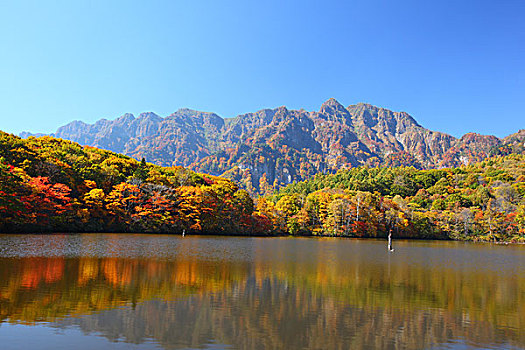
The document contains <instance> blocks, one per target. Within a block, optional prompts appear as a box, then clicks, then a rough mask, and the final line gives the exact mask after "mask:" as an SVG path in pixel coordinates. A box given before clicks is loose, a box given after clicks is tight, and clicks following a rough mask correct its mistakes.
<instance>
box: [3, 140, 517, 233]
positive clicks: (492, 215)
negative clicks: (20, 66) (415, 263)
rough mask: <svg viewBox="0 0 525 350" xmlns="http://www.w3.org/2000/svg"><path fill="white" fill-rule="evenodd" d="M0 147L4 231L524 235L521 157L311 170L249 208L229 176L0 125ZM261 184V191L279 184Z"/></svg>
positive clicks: (250, 202) (249, 203)
mask: <svg viewBox="0 0 525 350" xmlns="http://www.w3.org/2000/svg"><path fill="white" fill-rule="evenodd" d="M509 147H511V146H509ZM512 147H521V146H520V145H519V143H516V144H514V146H512ZM507 151H508V148H501V149H500V152H501V153H503V154H504V153H506V152H507ZM510 151H512V149H511V150H510ZM0 152H1V158H0V231H3V232H16V231H22V232H57V231H62V232H102V231H103V232H171V233H178V234H180V233H182V232H183V231H186V232H188V233H216V234H292V235H329V236H347V237H386V235H387V234H388V233H389V232H392V234H393V235H394V237H410V238H441V239H466V240H483V241H515V242H525V155H522V154H509V155H506V156H495V157H492V158H490V159H487V160H484V161H482V162H478V163H475V164H472V165H467V166H462V167H458V168H449V169H431V170H418V169H416V168H414V167H355V168H351V169H341V170H340V171H338V172H337V173H336V174H329V173H318V174H317V175H315V176H313V177H312V178H311V179H310V180H306V181H303V182H294V183H292V184H290V185H288V186H286V187H284V188H282V189H280V190H278V192H274V194H271V195H268V196H266V197H260V198H258V199H257V201H256V202H257V206H256V208H255V210H254V200H253V199H252V198H251V197H250V195H249V194H248V192H247V191H245V190H241V189H239V188H238V186H237V185H236V184H235V183H234V182H232V181H230V180H228V179H224V178H220V177H216V176H211V175H205V174H198V173H195V172H193V171H191V170H187V169H185V168H183V167H179V166H174V167H160V166H156V165H153V164H148V163H146V162H145V161H144V160H143V161H141V162H138V161H136V160H135V159H133V158H130V157H127V156H123V155H119V154H116V153H113V152H109V151H104V150H101V149H97V148H93V147H89V146H86V147H82V146H80V145H79V144H76V143H73V142H71V141H66V140H62V139H56V138H52V137H49V136H44V137H40V138H35V137H30V138H28V139H21V138H19V137H16V136H13V135H10V134H6V133H3V132H1V133H0ZM266 186H267V188H266V191H267V192H269V193H270V192H273V191H274V189H276V188H275V187H272V186H271V185H270V184H266Z"/></svg>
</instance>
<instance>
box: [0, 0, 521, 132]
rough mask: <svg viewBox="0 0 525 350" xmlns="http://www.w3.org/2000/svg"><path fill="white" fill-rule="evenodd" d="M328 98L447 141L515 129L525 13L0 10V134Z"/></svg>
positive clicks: (36, 4) (370, 0) (427, 6)
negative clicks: (377, 111) (385, 112)
mask: <svg viewBox="0 0 525 350" xmlns="http://www.w3.org/2000/svg"><path fill="white" fill-rule="evenodd" d="M330 97H335V98H336V99H337V100H339V102H341V103H342V104H344V105H345V106H347V105H350V104H355V103H358V102H368V103H371V104H374V105H377V106H381V107H385V108H389V109H392V110H395V111H406V112H408V113H410V114H411V115H412V116H413V117H414V118H416V120H418V121H419V123H420V124H421V125H423V126H425V127H427V128H430V129H433V130H437V131H443V132H447V133H450V134H452V135H454V136H461V135H462V134H464V133H466V132H468V131H473V132H478V133H484V134H494V135H496V136H500V137H501V136H506V135H507V134H510V133H513V132H515V131H517V130H518V129H519V128H525V112H524V109H523V103H524V102H525V1H523V0H516V1H513V0H493V1H483V0H476V1H474V0H473V1H467V0H465V1H460V0H454V1H447V0H439V1H437V0H436V1H434V0H424V1H422V0H414V1H404V0H398V1H393V0H392V1H374V0H363V1H328V0H325V1H284V0H278V1H273V0H265V1H250V0H243V1H228V0H220V1H218V0H211V1H200V0H188V1H154V0H147V1H109V0H103V1H80V0H75V1H71V0H67V1H22V0H12V1H9V0H8V1H5V0H0V129H2V130H4V131H8V132H12V133H19V132H20V131H22V130H29V131H32V132H46V133H49V132H53V131H55V130H56V128H57V127H59V126H61V125H64V124H66V123H68V122H70V121H72V120H76V119H77V120H83V121H85V122H90V123H92V122H94V121H96V120H98V119H100V118H108V119H114V118H116V117H118V116H120V115H122V114H124V113H126V112H130V113H134V114H135V115H138V114H139V113H141V112H146V111H153V112H155V113H157V114H159V115H161V116H166V115H168V114H170V113H172V112H174V111H176V110H177V109H179V108H182V107H188V108H193V109H197V110H203V111H210V112H215V113H217V114H219V115H221V116H222V117H233V116H235V115H238V114H241V113H246V112H252V111H256V110H259V109H262V108H274V107H278V106H281V105H286V106H287V107H288V108H293V109H298V108H305V109H307V110H318V109H319V107H320V105H321V104H322V103H323V102H324V101H325V100H327V99H328V98H330Z"/></svg>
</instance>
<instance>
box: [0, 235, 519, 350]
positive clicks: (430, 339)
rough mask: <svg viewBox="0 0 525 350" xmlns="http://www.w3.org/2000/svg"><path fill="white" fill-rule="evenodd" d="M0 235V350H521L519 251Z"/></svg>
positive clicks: (409, 244) (455, 245) (413, 244)
mask: <svg viewBox="0 0 525 350" xmlns="http://www.w3.org/2000/svg"><path fill="white" fill-rule="evenodd" d="M394 246H395V252H393V253H389V252H387V249H386V242H385V241H379V240H351V239H301V238H293V239H292V238H243V237H191V236H186V237H185V238H181V237H179V236H170V235H127V234H126V235H110V234H103V235H100V234H91V235H44V236H37V235H2V236H0V348H1V349H32V348H38V349H46V348H49V349H93V348H96V349H157V348H158V349H185V348H205V349H223V348H228V349H424V348H432V349H439V348H451V349H470V348H498V349H499V348H511V349H512V348H520V349H521V348H525V246H500V245H490V244H472V243H460V242H437V241H431V242H428V241H427V242H424V241H395V242H394Z"/></svg>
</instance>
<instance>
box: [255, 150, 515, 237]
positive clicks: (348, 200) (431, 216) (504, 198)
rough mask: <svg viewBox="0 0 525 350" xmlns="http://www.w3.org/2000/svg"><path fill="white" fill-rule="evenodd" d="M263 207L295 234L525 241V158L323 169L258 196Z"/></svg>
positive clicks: (280, 227)
mask: <svg viewBox="0 0 525 350" xmlns="http://www.w3.org/2000/svg"><path fill="white" fill-rule="evenodd" d="M257 210H258V212H259V214H261V215H264V216H267V217H269V218H270V219H271V220H272V222H273V225H274V229H275V230H278V231H279V230H280V231H283V232H287V233H290V234H297V235H304V234H307V235H309V234H313V235H332V236H349V237H385V236H386V234H387V233H388V232H392V234H393V236H394V237H410V238H440V239H461V240H476V241H514V242H525V156H524V155H517V154H511V155H507V156H497V157H493V158H490V159H488V160H485V161H482V162H479V163H475V164H473V165H469V166H462V167H459V168H450V169H439V170H438V169H434V170H417V169H415V168H413V167H397V168H368V167H358V168H353V169H349V170H341V171H339V172H337V174H317V175H316V176H315V177H314V178H312V179H311V180H307V181H303V182H299V183H294V184H290V185H288V186H287V187H285V188H282V189H281V190H280V191H279V192H278V193H276V194H274V195H271V196H267V197H266V198H261V199H259V201H258V206H257Z"/></svg>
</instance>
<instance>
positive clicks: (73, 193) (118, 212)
mask: <svg viewBox="0 0 525 350" xmlns="http://www.w3.org/2000/svg"><path fill="white" fill-rule="evenodd" d="M252 211H253V201H252V199H251V198H250V196H249V194H248V193H247V192H246V191H245V190H239V188H238V187H237V185H235V184H234V183H233V182H231V181H230V180H227V179H223V178H219V177H215V176H209V175H203V174H197V173H195V172H193V171H190V170H186V169H184V168H182V167H167V168H163V167H160V166H156V165H153V164H147V163H146V162H144V161H142V162H138V161H136V160H134V159H133V158H130V157H127V156H123V155H119V154H115V153H113V152H109V151H104V150H100V149H97V148H93V147H82V146H80V145H78V144H76V143H73V142H71V141H66V140H61V139H56V138H52V137H48V136H44V137H40V138H34V137H30V138H28V139H26V140H24V139H21V138H19V137H16V136H13V135H10V134H6V133H4V132H0V232H20V231H22V232H57V231H58V232H100V231H103V232H172V233H178V234H180V233H182V232H183V231H184V230H185V231H186V232H188V233H236V234H243V233H244V234H258V233H263V232H266V231H267V230H266V227H265V226H264V225H265V224H264V222H265V221H264V218H261V217H258V216H256V215H252Z"/></svg>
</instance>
